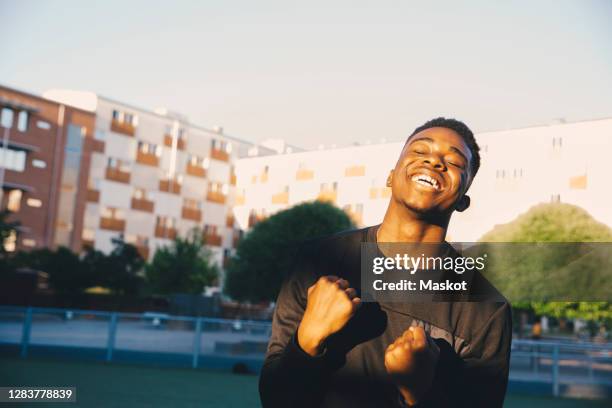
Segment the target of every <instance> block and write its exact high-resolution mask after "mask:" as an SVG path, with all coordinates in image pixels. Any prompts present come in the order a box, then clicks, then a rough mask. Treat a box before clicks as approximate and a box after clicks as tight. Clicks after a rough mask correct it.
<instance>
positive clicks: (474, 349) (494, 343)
mask: <svg viewBox="0 0 612 408" xmlns="http://www.w3.org/2000/svg"><path fill="white" fill-rule="evenodd" d="M435 341H436V343H437V344H438V346H439V347H440V358H439V360H438V365H437V368H436V375H435V378H434V381H433V386H432V388H431V389H430V390H429V392H428V393H427V395H426V396H425V398H424V399H423V400H422V401H420V402H419V404H417V406H418V407H491V408H495V407H502V406H503V403H504V398H505V395H506V388H507V385H508V373H509V367H510V348H511V342H512V314H511V308H510V305H509V304H508V303H503V304H502V306H501V307H499V308H498V309H497V310H496V311H495V313H494V314H493V315H492V316H491V317H490V319H489V320H488V321H487V322H485V323H484V324H483V326H482V327H481V328H480V329H479V330H478V331H477V332H476V333H475V334H474V336H473V337H472V339H471V341H470V343H469V345H468V346H467V348H466V351H465V353H461V356H459V355H457V353H456V352H455V351H454V350H453V348H452V347H451V346H450V344H448V343H447V342H446V341H445V340H442V339H436V340H435Z"/></svg>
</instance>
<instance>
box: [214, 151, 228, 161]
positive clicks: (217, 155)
mask: <svg viewBox="0 0 612 408" xmlns="http://www.w3.org/2000/svg"><path fill="white" fill-rule="evenodd" d="M210 157H211V158H213V159H215V160H220V161H224V162H226V161H229V154H227V152H226V151H224V150H221V149H211V151H210Z"/></svg>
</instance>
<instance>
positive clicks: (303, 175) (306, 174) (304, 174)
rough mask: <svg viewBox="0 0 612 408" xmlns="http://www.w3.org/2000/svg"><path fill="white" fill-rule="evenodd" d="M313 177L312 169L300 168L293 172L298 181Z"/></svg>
mask: <svg viewBox="0 0 612 408" xmlns="http://www.w3.org/2000/svg"><path fill="white" fill-rule="evenodd" d="M313 178H314V171H312V170H305V169H300V170H298V171H297V172H296V173H295V179H296V180H298V181H305V180H312V179H313Z"/></svg>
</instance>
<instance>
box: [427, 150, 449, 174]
mask: <svg viewBox="0 0 612 408" xmlns="http://www.w3.org/2000/svg"><path fill="white" fill-rule="evenodd" d="M425 163H427V164H429V165H430V166H431V167H433V168H434V169H438V170H443V169H444V168H445V167H446V165H445V164H444V161H443V160H442V158H441V157H440V156H439V155H437V154H435V153H432V154H430V155H428V156H427V157H425Z"/></svg>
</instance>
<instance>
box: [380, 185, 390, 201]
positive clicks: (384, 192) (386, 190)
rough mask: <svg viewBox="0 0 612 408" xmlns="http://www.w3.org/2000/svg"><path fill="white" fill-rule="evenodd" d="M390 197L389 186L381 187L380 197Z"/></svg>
mask: <svg viewBox="0 0 612 408" xmlns="http://www.w3.org/2000/svg"><path fill="white" fill-rule="evenodd" d="M389 197H391V187H383V189H382V198H389Z"/></svg>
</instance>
